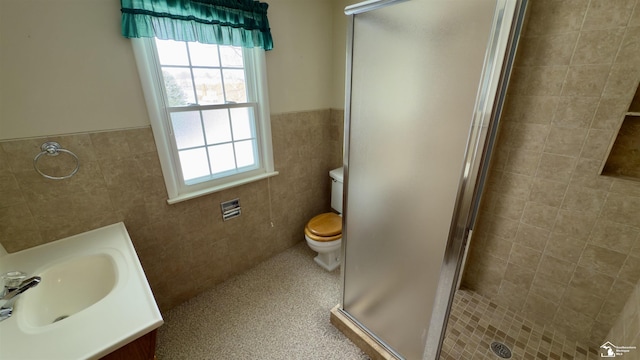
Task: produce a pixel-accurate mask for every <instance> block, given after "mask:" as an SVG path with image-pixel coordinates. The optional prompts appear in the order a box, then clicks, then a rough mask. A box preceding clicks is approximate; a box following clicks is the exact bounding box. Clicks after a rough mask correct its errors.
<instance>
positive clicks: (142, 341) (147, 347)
mask: <svg viewBox="0 0 640 360" xmlns="http://www.w3.org/2000/svg"><path fill="white" fill-rule="evenodd" d="M157 332H158V330H153V331H151V332H150V333H147V334H146V335H143V336H141V337H139V338H137V339H136V340H134V341H132V342H130V343H128V344H127V345H125V346H123V347H121V348H119V349H118V350H115V351H114V352H112V353H110V354H108V355H106V356H104V357H102V358H101V359H100V360H154V359H155V358H156V334H157Z"/></svg>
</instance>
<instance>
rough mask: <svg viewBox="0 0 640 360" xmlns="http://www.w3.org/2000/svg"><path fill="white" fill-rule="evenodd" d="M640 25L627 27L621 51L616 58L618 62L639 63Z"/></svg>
mask: <svg viewBox="0 0 640 360" xmlns="http://www.w3.org/2000/svg"><path fill="white" fill-rule="evenodd" d="M639 38H640V26H634V27H629V28H627V32H626V33H625V34H624V39H623V40H622V45H621V46H620V52H618V56H617V58H616V63H617V64H637V59H638V58H639V57H640V40H638V39H639Z"/></svg>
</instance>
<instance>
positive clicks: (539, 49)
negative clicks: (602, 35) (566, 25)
mask: <svg viewBox="0 0 640 360" xmlns="http://www.w3.org/2000/svg"><path fill="white" fill-rule="evenodd" d="M577 39H578V32H577V31H575V32H567V33H561V34H552V35H545V36H535V37H526V38H524V39H522V40H521V41H522V42H523V44H524V45H525V47H524V51H523V53H522V54H521V56H522V57H523V61H522V63H523V64H525V65H528V66H538V65H543V66H545V65H546V66H548V65H569V61H570V60H571V53H572V51H573V48H574V47H575V45H576V41H577Z"/></svg>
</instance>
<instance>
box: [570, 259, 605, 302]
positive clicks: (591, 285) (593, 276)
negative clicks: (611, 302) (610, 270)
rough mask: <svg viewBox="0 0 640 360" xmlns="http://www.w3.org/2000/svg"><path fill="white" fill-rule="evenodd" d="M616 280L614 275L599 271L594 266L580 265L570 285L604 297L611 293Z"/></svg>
mask: <svg viewBox="0 0 640 360" xmlns="http://www.w3.org/2000/svg"><path fill="white" fill-rule="evenodd" d="M614 281H615V278H614V277H612V276H609V275H606V274H603V273H601V272H598V271H596V270H595V269H593V268H590V267H585V266H578V267H577V268H576V270H575V272H574V273H573V277H572V278H571V282H570V284H569V285H570V286H571V287H574V288H579V289H582V290H583V291H586V292H589V293H591V294H593V295H596V296H598V297H602V298H604V297H606V296H607V295H608V294H609V290H611V287H612V286H613V283H614Z"/></svg>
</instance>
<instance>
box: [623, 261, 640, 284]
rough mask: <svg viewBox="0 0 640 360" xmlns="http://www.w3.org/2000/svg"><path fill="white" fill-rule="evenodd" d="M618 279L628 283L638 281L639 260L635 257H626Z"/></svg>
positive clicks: (639, 277) (639, 273) (639, 271)
mask: <svg viewBox="0 0 640 360" xmlns="http://www.w3.org/2000/svg"><path fill="white" fill-rule="evenodd" d="M618 277H619V278H621V279H623V280H627V281H629V282H632V283H633V282H634V281H636V282H637V281H638V279H640V258H637V257H635V256H630V255H629V256H627V260H625V262H624V265H622V269H620V273H619V274H618Z"/></svg>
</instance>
